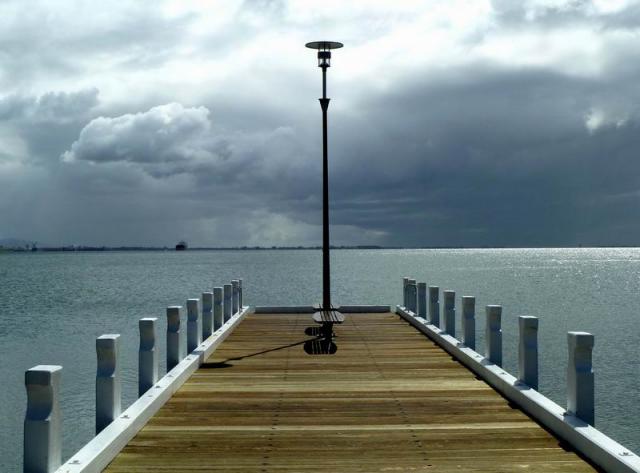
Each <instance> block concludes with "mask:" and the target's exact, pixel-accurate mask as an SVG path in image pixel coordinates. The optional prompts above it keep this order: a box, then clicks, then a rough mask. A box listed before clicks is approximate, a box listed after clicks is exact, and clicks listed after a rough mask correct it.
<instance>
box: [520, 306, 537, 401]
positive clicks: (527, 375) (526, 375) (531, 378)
mask: <svg viewBox="0 0 640 473" xmlns="http://www.w3.org/2000/svg"><path fill="white" fill-rule="evenodd" d="M518 325H519V328H520V342H519V345H518V368H519V369H518V373H519V374H518V380H519V381H520V382H522V383H524V384H526V385H528V386H531V387H532V388H533V389H536V390H537V389H538V318H537V317H532V316H530V315H521V316H520V317H518Z"/></svg>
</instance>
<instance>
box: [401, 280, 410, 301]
mask: <svg viewBox="0 0 640 473" xmlns="http://www.w3.org/2000/svg"><path fill="white" fill-rule="evenodd" d="M408 284H409V278H408V277H404V278H402V307H404V308H405V309H406V308H407V300H408V299H407V285H408Z"/></svg>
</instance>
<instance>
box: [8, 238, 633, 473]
mask: <svg viewBox="0 0 640 473" xmlns="http://www.w3.org/2000/svg"><path fill="white" fill-rule="evenodd" d="M321 264H322V263H321V253H320V251H316V250H260V251H256V250H253V251H185V252H174V251H166V252H95V253H90V252H77V253H41V252H37V253H3V254H0V379H1V380H2V385H1V387H0V419H1V422H0V471H3V472H4V471H6V472H18V471H21V469H22V425H23V421H24V412H25V407H26V393H25V388H24V372H25V370H27V369H29V368H30V367H32V366H35V365H38V364H58V365H62V366H63V371H62V388H61V409H62V415H63V458H64V459H66V458H68V457H69V456H71V455H72V454H73V453H74V452H75V451H77V450H78V449H79V448H80V447H82V446H83V445H84V444H85V443H86V442H88V441H89V440H90V439H91V438H92V436H93V432H94V402H95V401H94V396H95V369H96V354H95V339H96V337H98V336H99V335H101V334H104V333H120V334H121V369H122V371H121V374H122V381H123V409H124V408H126V407H127V406H129V405H130V404H131V403H132V402H133V401H134V400H135V399H136V395H137V360H138V357H137V350H138V341H139V338H138V319H140V318H142V317H158V318H159V320H158V329H159V330H158V333H157V336H158V340H159V351H160V360H162V361H161V365H162V368H161V373H164V372H165V370H164V356H165V355H164V336H163V335H164V330H165V329H166V322H165V320H166V318H165V308H166V307H167V306H168V305H176V304H179V305H186V300H187V299H188V298H193V297H200V295H201V293H202V292H204V291H210V290H211V289H212V287H214V286H221V285H223V284H225V283H229V281H230V280H231V279H235V278H242V279H243V288H244V301H245V304H251V305H296V304H305V305H308V304H314V303H317V302H319V301H320V299H321V292H322V277H321V274H322V269H321ZM403 276H410V277H412V278H415V279H417V280H418V281H424V282H426V283H427V284H429V285H436V286H440V288H441V289H442V290H444V289H452V290H455V291H456V304H457V306H458V307H460V296H463V295H470V296H476V312H477V322H476V328H477V339H478V340H477V349H478V351H479V352H481V353H483V352H484V335H483V334H484V309H483V308H484V306H485V305H487V304H501V305H502V306H503V315H502V327H503V344H504V348H503V350H504V355H503V359H504V363H503V364H504V367H505V368H506V369H507V370H508V371H509V372H511V373H512V374H516V375H517V339H518V322H517V317H518V316H519V315H535V316H537V317H539V318H540V328H539V334H538V339H539V351H540V391H541V392H542V393H543V394H545V395H547V396H548V397H550V398H551V399H553V400H554V401H555V402H557V403H559V404H560V405H563V406H564V405H565V403H566V393H565V377H566V365H567V341H566V337H567V335H566V334H567V332H568V331H571V330H580V331H587V332H591V333H593V334H594V335H595V347H594V354H593V363H594V370H595V376H596V426H597V427H598V428H599V429H600V430H602V431H604V432H605V433H606V434H607V435H609V436H611V437H613V438H614V439H615V440H617V441H618V442H620V443H622V444H623V445H625V446H627V447H628V448H630V449H631V450H632V451H634V452H636V453H638V452H640V427H638V424H637V413H638V409H639V406H640V350H639V347H640V330H639V325H640V323H639V322H640V317H639V314H640V249H636V248H624V249H613V248H597V249H587V248H585V249H437V250H335V251H333V252H332V294H333V302H334V304H391V305H395V304H398V303H400V301H401V299H402V277H403ZM183 317H185V314H183ZM457 318H458V322H457V328H458V330H459V329H460V322H459V320H460V315H459V312H458V316H457ZM457 335H458V338H460V335H459V331H458V334H457ZM300 356H305V355H304V354H303V353H302V351H301V353H300Z"/></svg>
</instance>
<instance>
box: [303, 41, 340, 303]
mask: <svg viewBox="0 0 640 473" xmlns="http://www.w3.org/2000/svg"><path fill="white" fill-rule="evenodd" d="M306 46H307V48H311V49H317V50H318V67H320V68H322V98H321V99H320V107H321V108H322V307H321V312H325V311H331V272H330V269H329V267H330V260H329V162H328V159H327V109H328V108H329V99H328V98H327V68H328V67H330V66H331V50H332V49H338V48H341V47H342V46H343V44H342V43H337V42H335V41H313V42H311V43H307V44H306Z"/></svg>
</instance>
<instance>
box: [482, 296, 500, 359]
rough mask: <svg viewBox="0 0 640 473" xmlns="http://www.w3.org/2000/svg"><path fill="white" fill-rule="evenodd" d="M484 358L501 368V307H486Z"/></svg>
mask: <svg viewBox="0 0 640 473" xmlns="http://www.w3.org/2000/svg"><path fill="white" fill-rule="evenodd" d="M485 345H486V346H485V355H484V356H485V357H486V358H487V359H488V360H489V361H491V362H492V363H495V364H496V365H498V366H502V306H500V305H488V306H487V323H486V327H485Z"/></svg>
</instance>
